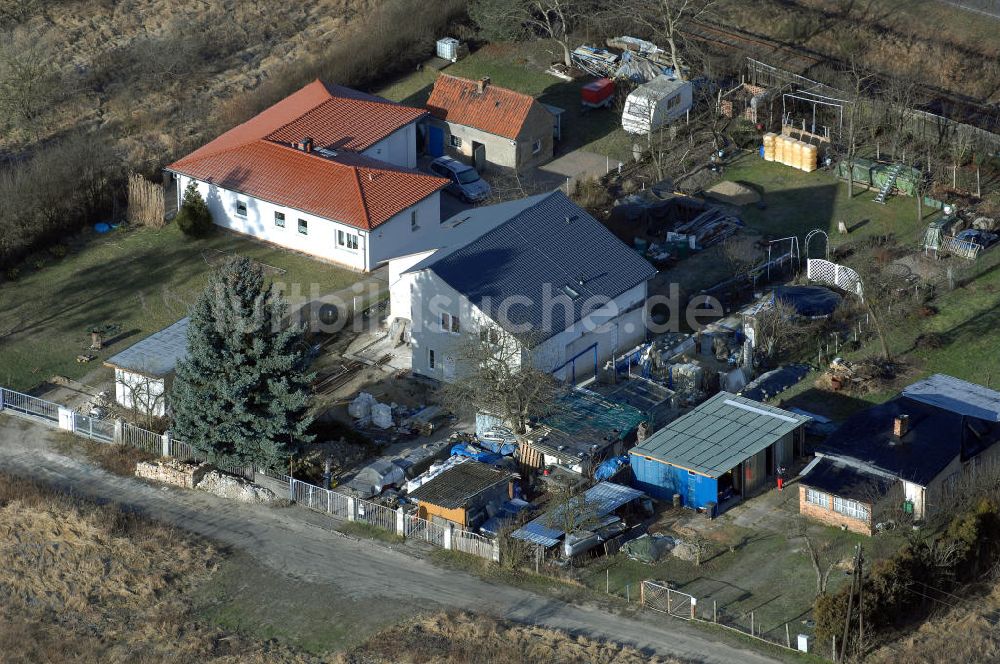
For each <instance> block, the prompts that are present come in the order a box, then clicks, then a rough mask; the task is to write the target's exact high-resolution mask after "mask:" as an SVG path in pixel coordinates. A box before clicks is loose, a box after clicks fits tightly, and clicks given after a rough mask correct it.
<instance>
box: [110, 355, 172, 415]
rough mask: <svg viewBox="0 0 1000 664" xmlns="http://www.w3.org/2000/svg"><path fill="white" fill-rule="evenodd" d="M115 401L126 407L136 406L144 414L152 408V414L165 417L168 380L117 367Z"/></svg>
mask: <svg viewBox="0 0 1000 664" xmlns="http://www.w3.org/2000/svg"><path fill="white" fill-rule="evenodd" d="M115 401H117V402H118V403H119V404H120V405H122V406H123V407H125V408H134V409H136V410H138V411H140V412H142V413H143V414H146V413H145V411H146V410H150V411H151V412H150V413H149V414H150V415H154V416H156V417H163V415H165V414H166V412H167V411H166V406H167V396H166V382H165V381H164V379H162V378H147V377H146V376H144V375H142V374H138V373H133V372H131V371H126V370H124V369H119V368H117V367H116V368H115Z"/></svg>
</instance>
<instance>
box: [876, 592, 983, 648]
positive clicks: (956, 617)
mask: <svg viewBox="0 0 1000 664" xmlns="http://www.w3.org/2000/svg"><path fill="white" fill-rule="evenodd" d="M944 599H945V600H947V601H950V602H955V603H956V604H957V605H958V607H957V608H955V609H952V610H950V611H948V613H946V614H944V615H942V616H939V617H936V618H932V619H930V620H928V621H927V622H925V623H924V624H923V625H921V626H920V627H919V628H918V629H917V630H916V631H914V632H913V633H912V634H909V635H908V636H906V637H905V638H903V639H901V640H899V641H897V642H895V643H892V644H890V645H889V646H886V647H884V648H882V649H880V650H879V651H878V652H876V653H875V654H873V655H872V656H871V657H869V658H868V660H867V661H868V662H869V663H870V664H893V663H895V662H907V663H908V664H938V662H964V663H965V664H979V663H980V662H982V663H983V664H986V662H997V661H1000V633H998V632H997V627H996V622H997V616H998V615H1000V584H996V585H994V587H993V590H992V591H991V592H990V593H989V594H988V595H986V596H985V597H983V598H981V599H978V600H977V601H972V600H966V601H962V600H958V598H954V597H952V598H948V597H944Z"/></svg>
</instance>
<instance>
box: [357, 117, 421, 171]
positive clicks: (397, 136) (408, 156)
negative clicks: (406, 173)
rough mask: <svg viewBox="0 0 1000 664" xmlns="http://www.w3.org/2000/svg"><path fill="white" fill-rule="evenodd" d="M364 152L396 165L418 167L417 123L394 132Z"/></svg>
mask: <svg viewBox="0 0 1000 664" xmlns="http://www.w3.org/2000/svg"><path fill="white" fill-rule="evenodd" d="M362 154H364V155H365V156H368V157H371V158H372V159H378V160H380V161H384V162H387V163H390V164H393V165H395V166H402V167H404V168H416V167H417V123H416V122H411V123H410V124H408V125H406V126H405V127H401V128H400V129H397V130H396V131H394V132H392V133H391V134H389V135H388V136H386V137H385V138H383V139H382V140H381V141H379V142H378V143H376V144H375V145H373V146H371V147H370V148H368V149H367V150H365V151H364V152H363V153H362Z"/></svg>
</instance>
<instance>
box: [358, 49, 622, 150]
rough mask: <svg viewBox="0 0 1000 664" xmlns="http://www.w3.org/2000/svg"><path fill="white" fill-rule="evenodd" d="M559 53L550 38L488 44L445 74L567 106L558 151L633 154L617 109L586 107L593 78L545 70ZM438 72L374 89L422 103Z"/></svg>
mask: <svg viewBox="0 0 1000 664" xmlns="http://www.w3.org/2000/svg"><path fill="white" fill-rule="evenodd" d="M560 57H561V56H556V55H555V54H554V51H553V50H552V48H551V44H550V43H549V42H546V41H542V40H539V41H533V42H525V43H519V44H507V43H503V44H490V45H488V46H484V47H483V48H481V49H479V50H478V51H476V52H475V53H472V54H470V55H469V56H468V57H466V58H463V59H462V60H459V61H458V62H456V63H455V64H452V65H450V66H449V67H447V68H446V69H444V73H446V74H451V75H452V76H460V77H462V78H469V79H479V78H482V77H483V76H489V77H490V80H491V81H492V83H493V84H495V85H498V86H501V87H505V88H510V89H512V90H517V91H518V92H523V93H524V94H528V95H531V96H532V97H536V98H537V99H538V100H539V101H541V102H542V103H544V104H551V105H553V106H558V107H559V108H562V109H564V110H565V111H566V112H565V113H564V114H563V117H562V136H563V138H562V140H561V141H560V142H559V143H558V144H557V145H556V151H557V154H564V153H566V152H569V151H571V150H576V149H584V150H589V151H591V152H596V153H598V154H603V155H607V156H609V157H611V158H612V159H618V160H625V159H628V158H631V154H632V147H631V146H632V142H631V140H630V139H629V138H628V135H627V134H626V133H625V132H624V131H623V130H622V128H621V125H620V124H619V117H620V116H619V113H618V112H617V111H615V110H613V109H603V110H591V111H588V112H583V109H582V108H581V106H580V87H581V86H582V85H583V83H585V82H586V81H588V80H590V79H584V80H583V81H577V82H568V81H564V80H562V79H559V78H556V77H555V76H552V75H550V74H546V73H545V69H546V68H547V67H548V66H549V64H551V63H552V62H553V61H555V60H558V59H559V58H560ZM436 77H437V72H436V71H434V70H431V69H423V70H421V71H417V72H414V73H413V74H410V75H409V76H405V77H403V78H401V79H399V80H397V81H395V82H393V83H392V84H390V85H388V86H386V87H384V88H382V89H379V90H376V91H375V92H376V93H377V94H380V95H382V96H384V97H386V98H387V99H392V100H394V101H399V102H403V103H405V104H410V105H413V106H423V105H424V103H425V102H426V101H427V97H428V96H429V95H430V92H431V88H432V87H433V85H434V79H435V78H436Z"/></svg>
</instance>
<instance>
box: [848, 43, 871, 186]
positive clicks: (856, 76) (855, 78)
mask: <svg viewBox="0 0 1000 664" xmlns="http://www.w3.org/2000/svg"><path fill="white" fill-rule="evenodd" d="M844 75H845V77H846V79H847V86H846V91H847V100H846V101H847V109H846V110H847V113H846V116H847V117H845V118H844V124H845V126H844V129H843V132H842V133H841V136H840V147H841V151H842V152H843V156H844V161H846V162H847V196H848V197H849V198H853V196H854V160H855V159H857V157H858V150H859V149H860V147H861V146H862V145H863V144H864V143H865V141H867V140H868V138H869V136H870V135H871V129H872V127H871V123H870V113H868V104H869V94H870V91H871V86H872V83H873V81H874V78H875V75H874V74H872V73H871V72H870V71H868V70H867V69H866V68H865V67H864V66H863V65H862V64H861V62H860V60H859V59H858V56H857V55H856V54H853V53H852V55H851V56H850V58H849V59H848V63H847V67H846V70H845V71H844Z"/></svg>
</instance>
